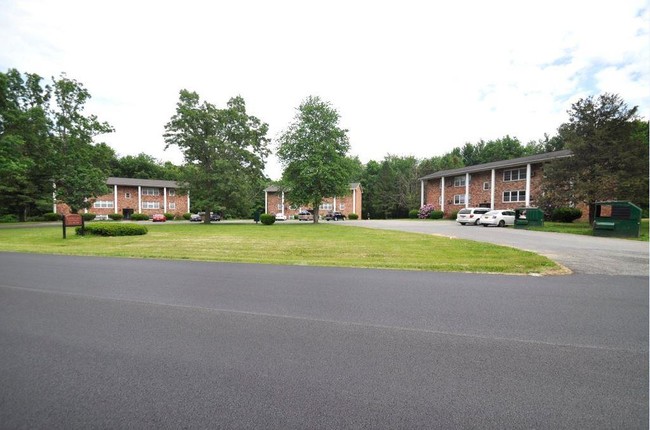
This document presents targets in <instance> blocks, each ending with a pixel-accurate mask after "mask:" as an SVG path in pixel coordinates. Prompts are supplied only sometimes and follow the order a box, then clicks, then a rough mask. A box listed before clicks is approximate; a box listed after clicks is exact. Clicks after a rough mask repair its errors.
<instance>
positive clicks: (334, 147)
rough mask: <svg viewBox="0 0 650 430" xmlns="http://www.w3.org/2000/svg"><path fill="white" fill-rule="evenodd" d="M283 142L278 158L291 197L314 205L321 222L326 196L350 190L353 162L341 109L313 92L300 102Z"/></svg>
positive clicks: (304, 203)
mask: <svg viewBox="0 0 650 430" xmlns="http://www.w3.org/2000/svg"><path fill="white" fill-rule="evenodd" d="M279 142H280V144H279V148H278V158H279V159H280V162H281V163H282V165H283V167H284V172H283V175H282V179H283V182H284V183H285V185H286V186H287V188H288V190H289V191H288V196H289V199H290V201H291V202H292V203H294V204H297V205H311V206H312V208H313V209H314V223H317V222H318V216H319V206H320V204H321V203H322V200H323V198H324V197H334V196H341V195H344V194H346V193H348V192H349V189H348V186H349V181H350V179H351V177H350V174H351V170H352V163H353V162H352V161H351V159H349V158H348V157H347V153H348V151H349V149H350V143H349V141H348V136H347V130H345V129H342V128H341V127H340V126H339V113H338V111H337V110H336V109H334V108H333V107H332V106H331V104H330V103H328V102H326V101H323V100H321V99H320V98H319V97H314V96H310V97H308V98H307V99H305V100H304V101H303V102H302V103H301V104H300V106H299V107H298V112H297V113H296V116H295V118H294V121H293V122H292V123H291V124H290V125H289V127H288V128H287V129H286V130H285V131H284V132H283V133H282V134H281V135H280V138H279Z"/></svg>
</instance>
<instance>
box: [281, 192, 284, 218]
mask: <svg viewBox="0 0 650 430" xmlns="http://www.w3.org/2000/svg"><path fill="white" fill-rule="evenodd" d="M281 212H282V215H284V191H282V211H281Z"/></svg>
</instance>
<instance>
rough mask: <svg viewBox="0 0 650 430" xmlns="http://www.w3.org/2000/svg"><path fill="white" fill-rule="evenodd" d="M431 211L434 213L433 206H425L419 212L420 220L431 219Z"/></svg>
mask: <svg viewBox="0 0 650 430" xmlns="http://www.w3.org/2000/svg"><path fill="white" fill-rule="evenodd" d="M431 211H433V205H424V206H422V207H421V208H420V210H419V211H418V218H420V219H427V218H429V215H430V214H431Z"/></svg>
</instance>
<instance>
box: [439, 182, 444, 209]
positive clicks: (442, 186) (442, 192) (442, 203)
mask: <svg viewBox="0 0 650 430" xmlns="http://www.w3.org/2000/svg"><path fill="white" fill-rule="evenodd" d="M440 210H441V211H443V212H444V211H445V178H444V176H443V177H442V178H440Z"/></svg>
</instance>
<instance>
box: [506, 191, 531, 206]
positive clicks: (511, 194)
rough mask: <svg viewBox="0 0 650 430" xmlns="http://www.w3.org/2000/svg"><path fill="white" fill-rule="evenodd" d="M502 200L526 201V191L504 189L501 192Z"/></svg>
mask: <svg viewBox="0 0 650 430" xmlns="http://www.w3.org/2000/svg"><path fill="white" fill-rule="evenodd" d="M503 201H504V202H505V203H507V202H525V201H526V191H524V190H519V191H504V192H503Z"/></svg>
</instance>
